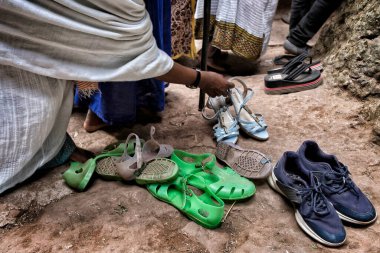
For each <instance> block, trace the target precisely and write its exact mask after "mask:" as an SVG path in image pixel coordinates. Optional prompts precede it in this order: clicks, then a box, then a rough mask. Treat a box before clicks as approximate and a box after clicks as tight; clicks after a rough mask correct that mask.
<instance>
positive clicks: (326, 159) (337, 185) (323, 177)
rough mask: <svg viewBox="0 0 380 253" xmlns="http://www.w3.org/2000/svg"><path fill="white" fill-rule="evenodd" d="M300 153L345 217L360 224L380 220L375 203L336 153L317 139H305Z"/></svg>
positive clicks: (331, 200)
mask: <svg viewBox="0 0 380 253" xmlns="http://www.w3.org/2000/svg"><path fill="white" fill-rule="evenodd" d="M297 153H298V155H299V156H300V158H301V161H302V162H303V163H304V165H305V166H304V167H305V168H307V169H309V170H310V171H312V173H313V175H315V176H316V177H317V178H318V180H319V182H321V189H322V192H323V194H324V195H325V196H326V198H327V199H328V200H329V201H330V202H331V203H332V204H333V206H334V207H335V209H336V211H337V213H338V215H339V217H340V218H341V219H342V220H344V221H347V222H350V223H354V224H357V225H368V224H371V223H373V222H374V221H375V220H376V218H377V213H376V210H375V208H374V206H373V205H372V203H371V201H370V200H369V199H368V198H367V197H366V195H365V194H364V193H363V192H362V191H361V190H360V189H359V187H358V186H357V185H356V184H355V183H354V181H353V180H352V178H351V174H350V172H349V171H348V168H347V166H345V165H344V164H342V163H341V162H339V161H338V159H337V158H336V157H335V156H334V155H330V154H326V153H324V152H323V151H322V150H321V149H320V147H319V146H318V144H317V143H316V142H314V141H305V142H304V143H303V144H302V145H301V147H300V148H299V149H298V151H297Z"/></svg>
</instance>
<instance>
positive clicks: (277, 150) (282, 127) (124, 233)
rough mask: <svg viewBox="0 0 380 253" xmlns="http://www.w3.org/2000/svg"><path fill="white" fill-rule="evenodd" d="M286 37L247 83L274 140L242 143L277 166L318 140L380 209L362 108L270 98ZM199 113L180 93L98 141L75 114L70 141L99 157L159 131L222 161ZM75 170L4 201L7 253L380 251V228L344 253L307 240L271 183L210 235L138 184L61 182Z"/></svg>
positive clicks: (330, 94)
mask: <svg viewBox="0 0 380 253" xmlns="http://www.w3.org/2000/svg"><path fill="white" fill-rule="evenodd" d="M286 30H287V26H286V25H285V24H283V23H282V22H281V21H280V20H279V15H278V16H277V18H276V20H275V22H274V30H273V36H272V39H271V43H270V48H269V51H268V53H267V54H266V55H265V56H264V57H263V59H262V60H261V63H260V66H259V70H258V74H256V75H252V76H247V77H243V80H245V81H246V82H247V83H248V85H249V87H251V88H252V89H253V90H254V92H255V95H254V97H253V99H252V100H250V102H249V105H250V107H251V108H252V109H253V111H255V112H256V113H262V114H263V115H264V117H265V119H266V122H267V124H268V125H269V128H268V130H269V134H270V139H269V140H268V141H265V142H258V141H255V140H253V139H250V138H247V137H246V136H241V137H240V138H239V141H238V144H239V145H240V146H242V147H245V148H254V149H257V150H259V151H261V152H263V153H265V154H267V155H269V156H271V157H272V159H273V162H276V161H277V160H278V158H279V157H280V156H281V155H282V153H283V152H284V151H288V150H296V149H297V148H298V147H299V145H300V144H301V143H302V142H303V141H304V140H307V139H313V140H316V141H317V142H318V143H319V144H320V146H321V147H322V148H323V149H324V150H325V151H327V152H329V153H334V154H336V155H337V156H338V158H339V159H340V160H341V161H342V162H343V163H345V164H346V165H348V166H349V169H350V171H351V173H352V176H353V178H354V181H355V182H356V183H357V184H358V185H359V186H360V188H361V189H362V190H363V191H364V192H365V193H366V194H367V195H368V196H369V198H370V199H371V200H372V202H373V203H374V205H375V207H376V209H377V210H380V196H379V191H380V185H378V184H377V182H380V147H379V146H377V145H375V144H373V143H372V142H371V141H370V139H371V130H370V128H369V127H368V124H367V123H366V122H365V121H364V119H362V118H361V117H360V110H361V106H362V104H361V102H360V101H357V100H355V99H353V98H351V97H349V96H347V95H345V93H344V92H342V91H339V90H337V89H333V88H331V84H329V83H324V84H323V85H322V86H321V87H319V88H317V89H315V90H310V91H305V92H300V93H295V94H289V95H282V96H268V95H266V94H265V93H264V91H263V77H264V75H263V73H265V71H266V69H268V68H269V67H272V63H271V59H272V58H273V56H274V55H276V54H279V53H283V51H282V48H281V46H280V45H281V43H282V41H283V39H284V37H285V35H286ZM284 31H285V32H284ZM197 105H198V91H193V90H189V89H187V88H184V87H182V86H179V85H174V84H172V85H170V86H169V88H168V89H167V105H166V109H165V111H164V112H163V113H161V114H160V117H161V120H160V122H156V123H153V124H145V125H143V124H136V125H134V126H133V127H131V128H123V129H107V130H106V131H103V130H102V131H98V132H95V133H91V134H89V133H86V132H85V131H84V129H83V128H82V124H83V120H84V117H85V114H83V113H74V114H73V115H72V118H71V121H70V125H69V129H68V132H69V134H70V135H71V136H72V137H73V139H74V141H75V142H76V143H77V145H78V146H80V147H82V148H86V149H89V150H91V151H94V152H100V151H101V149H102V148H103V147H105V146H106V145H108V144H110V143H112V142H114V141H116V140H119V139H125V138H126V136H127V135H128V134H129V133H131V132H135V133H137V134H138V135H139V136H141V137H142V138H145V139H147V138H148V137H149V129H150V126H151V125H154V126H155V127H156V132H157V134H156V139H157V140H159V141H160V142H161V143H169V144H172V145H173V146H174V147H175V148H178V149H184V150H187V151H190V152H194V153H197V152H215V141H214V140H213V139H212V125H213V124H214V122H209V121H206V120H204V119H203V118H202V117H201V115H200V113H199V112H198V110H197ZM66 169H67V166H62V167H59V168H56V169H54V170H53V171H51V172H49V173H48V174H47V175H44V176H43V177H40V178H38V179H36V180H33V181H31V182H29V183H26V184H25V185H23V186H22V187H19V188H18V189H16V190H13V191H11V192H8V193H7V194H5V195H3V196H1V197H0V227H2V228H0V252H196V253H200V252H215V253H219V252H281V253H291V252H348V251H350V252H380V225H379V222H380V221H376V222H375V224H373V225H372V226H369V227H352V226H346V231H347V242H346V243H345V244H344V245H343V246H342V247H340V248H337V249H334V248H327V247H324V246H322V245H320V244H318V243H316V242H315V241H313V240H312V239H310V238H309V237H308V236H307V235H305V234H304V233H303V232H302V230H301V229H300V228H299V227H298V225H297V223H296V221H295V218H294V212H293V209H292V207H291V205H290V204H289V203H288V202H287V201H285V199H284V198H282V197H281V196H279V195H278V194H277V193H275V192H274V191H273V190H272V189H271V188H270V187H269V186H268V184H267V183H266V182H265V181H254V183H255V184H256V187H257V193H256V194H255V196H254V197H252V198H250V199H248V200H246V201H244V202H237V203H236V204H235V206H234V207H233V209H232V211H231V212H230V214H229V215H228V217H227V219H226V220H225V222H224V223H223V224H222V225H221V227H220V228H217V229H214V230H209V229H205V228H203V227H201V226H199V225H197V224H195V223H194V222H192V221H191V220H189V219H187V218H186V217H185V216H184V215H182V214H181V213H180V212H179V211H177V210H176V209H175V208H174V207H172V206H170V205H168V204H165V203H163V202H160V201H158V200H156V199H155V198H154V197H152V196H151V195H150V194H149V192H148V191H147V190H146V189H144V188H143V187H140V186H137V185H133V184H123V183H120V182H111V181H102V180H101V179H98V178H97V179H95V180H94V182H93V184H92V185H91V186H90V187H89V188H88V190H87V191H85V192H82V193H78V192H74V191H72V190H71V189H69V188H68V187H67V186H66V185H65V184H64V182H63V180H62V177H61V173H62V172H63V171H65V170H66ZM230 205H231V203H227V204H226V210H227V209H228V208H229V207H230Z"/></svg>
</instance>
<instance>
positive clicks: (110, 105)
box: [74, 0, 171, 125]
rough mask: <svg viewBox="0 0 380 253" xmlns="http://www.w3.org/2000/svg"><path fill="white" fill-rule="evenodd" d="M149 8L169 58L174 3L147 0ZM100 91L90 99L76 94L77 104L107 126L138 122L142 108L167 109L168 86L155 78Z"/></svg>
mask: <svg viewBox="0 0 380 253" xmlns="http://www.w3.org/2000/svg"><path fill="white" fill-rule="evenodd" d="M145 4H146V9H147V11H148V13H149V15H150V19H151V21H152V24H153V35H154V37H155V39H156V43H157V46H158V47H159V48H160V49H161V50H163V51H165V52H166V53H167V54H168V55H170V53H171V31H170V19H171V14H170V13H171V2H170V0H146V1H145ZM98 86H99V89H98V90H97V91H96V92H95V93H94V94H93V95H92V96H91V97H89V98H83V97H81V96H80V95H79V94H78V90H76V92H75V100H74V103H75V105H76V106H79V107H88V108H89V109H90V110H91V111H93V112H94V113H95V114H96V115H97V116H98V117H99V118H101V119H102V120H103V121H104V122H105V123H106V124H108V125H125V124H130V123H134V122H135V121H136V113H137V110H138V109H140V108H145V109H148V110H150V111H155V112H158V111H162V110H164V106H165V92H164V89H165V85H164V83H163V82H162V81H159V80H156V79H146V80H140V81H133V82H130V81H129V82H101V83H99V85H98Z"/></svg>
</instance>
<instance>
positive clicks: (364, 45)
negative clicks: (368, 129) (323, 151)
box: [315, 0, 380, 139]
mask: <svg viewBox="0 0 380 253" xmlns="http://www.w3.org/2000/svg"><path fill="white" fill-rule="evenodd" d="M315 50H316V52H317V54H321V55H324V56H325V57H324V62H323V63H324V67H325V73H326V74H325V75H324V76H325V80H328V81H329V83H330V84H331V85H332V86H335V87H339V88H341V89H343V90H347V91H348V92H349V93H350V94H351V95H353V96H355V97H357V98H359V99H361V100H364V101H365V105H364V108H366V109H365V110H363V111H362V112H363V113H364V114H367V115H369V116H370V117H367V119H368V120H370V121H372V123H371V124H373V125H374V126H375V125H376V124H378V123H376V122H378V121H379V120H380V119H379V118H380V113H379V111H380V109H379V108H380V107H379V100H380V5H379V1H378V0H362V1H355V0H347V1H345V3H343V5H342V6H341V7H340V8H339V9H338V10H337V12H336V13H335V15H334V16H333V18H332V19H331V20H330V21H329V22H328V23H327V24H326V25H325V26H324V28H323V29H322V31H321V36H320V37H319V40H318V42H317V45H316V47H315ZM374 134H375V139H377V138H379V135H378V131H377V130H375V129H374Z"/></svg>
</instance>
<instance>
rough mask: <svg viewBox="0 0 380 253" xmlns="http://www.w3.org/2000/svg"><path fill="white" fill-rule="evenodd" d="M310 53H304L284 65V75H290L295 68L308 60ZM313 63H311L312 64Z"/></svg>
mask: <svg viewBox="0 0 380 253" xmlns="http://www.w3.org/2000/svg"><path fill="white" fill-rule="evenodd" d="M308 57H309V56H308V53H307V52H304V53H302V54H300V55H298V56H296V57H294V58H293V59H292V60H290V61H289V62H287V63H286V64H285V65H284V69H283V71H282V73H283V74H288V73H290V72H291V71H292V70H293V69H294V68H296V67H297V66H298V65H300V64H302V63H303V62H304V60H305V59H306V58H308ZM310 63H311V62H310Z"/></svg>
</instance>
